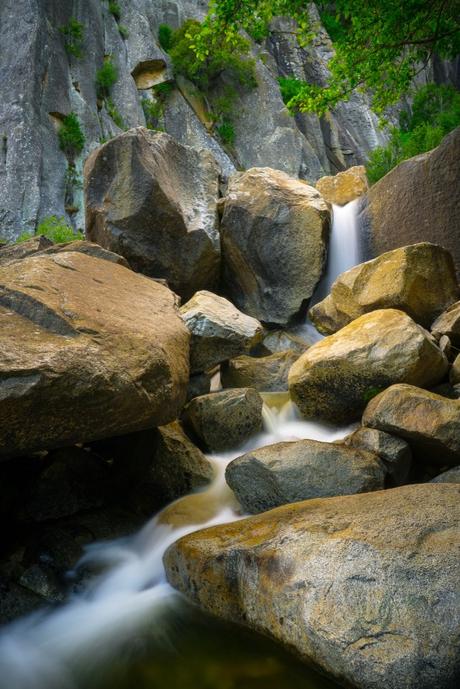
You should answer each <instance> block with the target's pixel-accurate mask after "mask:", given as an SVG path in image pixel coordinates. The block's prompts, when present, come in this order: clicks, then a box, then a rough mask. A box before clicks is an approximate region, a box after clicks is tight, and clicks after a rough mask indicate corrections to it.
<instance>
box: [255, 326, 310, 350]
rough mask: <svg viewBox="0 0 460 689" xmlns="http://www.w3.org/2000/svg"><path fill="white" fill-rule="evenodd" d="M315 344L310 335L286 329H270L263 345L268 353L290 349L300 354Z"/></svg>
mask: <svg viewBox="0 0 460 689" xmlns="http://www.w3.org/2000/svg"><path fill="white" fill-rule="evenodd" d="M312 344H313V340H311V339H310V338H309V337H308V335H303V336H302V335H301V334H298V333H296V332H289V331H286V330H269V331H268V333H267V335H266V336H265V337H264V341H263V344H262V347H263V349H264V351H265V353H267V354H275V353H276V352H285V351H287V350H288V349H290V350H291V351H293V352H297V354H298V355H299V356H300V355H301V354H303V353H304V352H305V350H307V349H308V348H309V347H310V345H312Z"/></svg>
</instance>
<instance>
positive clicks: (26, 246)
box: [0, 235, 53, 266]
mask: <svg viewBox="0 0 460 689" xmlns="http://www.w3.org/2000/svg"><path fill="white" fill-rule="evenodd" d="M50 246H53V242H52V241H51V240H50V239H47V237H44V236H43V235H37V236H36V237H32V238H31V239H27V241H25V242H19V243H18V244H5V245H4V246H1V247H0V266H3V265H6V264H7V263H11V262H12V261H18V260H20V259H21V258H25V257H26V256H32V255H33V254H36V253H37V252H38V251H43V249H47V248H48V247H50Z"/></svg>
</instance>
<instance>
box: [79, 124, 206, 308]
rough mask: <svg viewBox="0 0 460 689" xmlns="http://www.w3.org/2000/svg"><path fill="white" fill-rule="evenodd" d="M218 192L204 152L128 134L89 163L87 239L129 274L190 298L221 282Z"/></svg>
mask: <svg viewBox="0 0 460 689" xmlns="http://www.w3.org/2000/svg"><path fill="white" fill-rule="evenodd" d="M217 193H218V167H217V164H216V162H215V160H214V158H213V157H212V156H211V155H210V154H209V153H207V152H206V151H202V152H200V153H199V152H197V151H195V150H194V149H192V148H189V147H186V146H182V145H181V144H178V143H177V142H175V141H174V139H172V138H171V137H170V136H168V135H167V134H163V133H153V132H151V131H149V130H147V129H143V128H137V129H133V130H131V131H129V132H126V133H124V134H120V136H117V137H115V138H114V139H112V140H111V141H109V142H108V143H106V144H104V146H101V148H99V149H97V150H96V151H94V152H93V153H92V154H91V156H90V157H89V158H88V160H87V161H86V164H85V197H86V232H87V235H88V237H89V239H91V240H92V241H95V242H97V243H98V244H100V245H101V246H103V247H104V248H106V249H109V250H110V251H114V252H115V253H117V254H121V255H122V256H124V257H125V258H127V259H128V261H129V264H130V265H131V266H132V268H133V269H134V270H137V271H140V272H142V273H144V274H145V275H148V276H150V277H156V278H165V279H166V280H167V281H168V285H169V286H170V287H171V289H173V290H174V291H175V292H177V293H178V294H180V295H181V296H183V297H184V298H189V297H191V296H192V294H194V293H195V292H196V291H197V290H199V289H202V288H205V287H212V285H213V284H214V283H215V282H216V281H217V278H218V275H219V267H220V238H219V232H218V228H217V208H216V200H217ZM108 199H110V203H109V202H108Z"/></svg>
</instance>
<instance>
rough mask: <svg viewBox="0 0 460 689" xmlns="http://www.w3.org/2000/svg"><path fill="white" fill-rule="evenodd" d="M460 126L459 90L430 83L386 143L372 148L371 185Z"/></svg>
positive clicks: (421, 90)
mask: <svg viewBox="0 0 460 689" xmlns="http://www.w3.org/2000/svg"><path fill="white" fill-rule="evenodd" d="M459 125H460V92H459V91H457V90H456V89H455V88H453V87H452V86H436V85H435V84H429V85H428V86H425V87H423V88H421V89H420V90H419V91H418V92H417V93H416V94H415V97H414V101H413V105H412V112H411V113H406V112H403V113H401V116H400V127H399V128H396V127H395V128H394V129H393V130H392V133H391V140H390V142H389V144H387V146H380V147H379V148H376V149H375V150H374V151H372V153H371V155H370V156H369V162H368V165H367V176H368V178H369V181H370V182H371V184H373V183H374V182H377V181H378V180H379V179H380V178H381V177H383V176H384V175H386V173H387V172H389V171H390V170H391V169H392V168H394V167H395V165H398V163H400V162H401V161H403V160H407V158H412V156H415V155H418V154H419V153H425V152H426V151H430V150H431V149H432V148H435V147H436V146H438V145H439V144H440V143H441V141H442V139H443V138H444V136H445V135H446V134H448V133H449V132H450V131H452V129H454V128H455V127H458V126H459Z"/></svg>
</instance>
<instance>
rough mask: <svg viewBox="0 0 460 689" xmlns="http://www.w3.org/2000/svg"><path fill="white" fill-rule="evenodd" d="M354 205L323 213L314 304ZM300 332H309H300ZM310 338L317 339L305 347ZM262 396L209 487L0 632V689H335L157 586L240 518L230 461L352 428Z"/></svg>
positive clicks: (337, 263)
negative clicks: (83, 579)
mask: <svg viewBox="0 0 460 689" xmlns="http://www.w3.org/2000/svg"><path fill="white" fill-rule="evenodd" d="M355 208H356V202H352V203H351V204H348V206H345V207H344V208H337V207H334V222H333V229H332V236H331V242H330V254H329V259H328V265H327V270H326V274H325V276H324V277H323V279H322V281H321V283H320V284H319V286H318V289H317V292H316V293H315V295H314V301H319V299H321V298H323V296H325V294H327V293H328V292H329V290H330V285H331V284H332V282H333V280H334V279H335V277H336V276H337V275H338V274H339V273H341V272H342V271H343V270H346V269H347V268H350V267H351V266H352V265H354V264H355V263H356V262H357V260H358V250H357V241H356V232H355V230H354V227H355V224H354V213H355ZM303 328H306V329H307V330H308V332H311V330H312V328H313V326H311V324H308V323H307V324H305V325H304V326H303ZM319 337H320V336H319V335H318V334H317V333H316V339H318V338H319ZM263 397H264V409H263V417H264V430H263V433H261V434H259V435H258V436H256V437H254V438H252V439H251V441H250V442H248V443H246V444H245V445H244V446H242V447H239V448H235V449H234V451H232V452H229V453H225V454H219V455H208V458H209V460H210V461H211V462H212V464H213V467H214V473H215V476H214V480H213V482H212V483H211V484H210V486H209V487H208V488H207V489H206V490H204V491H202V492H199V493H194V494H192V495H188V496H185V497H183V498H180V499H179V500H177V501H175V502H173V503H172V504H170V505H169V506H167V507H166V508H165V509H163V510H162V511H161V512H160V513H159V514H158V515H157V516H156V517H155V518H153V519H152V520H151V521H149V522H148V523H147V524H146V525H145V526H144V527H143V528H142V529H141V531H140V532H138V533H137V534H135V535H133V536H130V537H127V538H123V539H118V540H115V541H110V542H105V543H95V544H91V545H89V546H87V548H86V552H85V554H84V556H83V558H82V559H81V561H80V563H78V565H77V569H81V568H83V569H87V570H89V571H91V572H93V575H92V576H91V577H90V578H89V579H88V581H87V583H86V584H85V585H84V587H83V590H82V591H81V592H80V593H78V594H74V595H73V596H72V597H71V598H69V599H68V600H67V601H66V602H65V603H64V604H63V605H61V606H59V607H55V608H51V609H45V610H43V611H40V612H38V613H34V614H32V615H29V616H27V617H25V618H23V619H19V620H18V621H15V622H13V623H11V624H10V625H8V626H7V627H5V628H3V630H0V687H2V688H3V687H4V688H5V689H108V688H109V687H110V689H160V687H161V688H162V689H163V688H164V687H166V686H167V687H168V688H169V689H189V688H190V689H192V688H193V689H259V688H260V689H262V687H263V689H332V687H334V686H336V685H334V684H333V683H332V682H330V681H329V680H328V679H326V678H324V677H322V676H321V675H318V674H317V673H315V672H314V671H313V670H311V669H310V668H308V667H306V666H305V665H304V664H301V663H300V662H299V661H297V660H296V659H295V658H293V656H291V655H290V654H288V653H287V652H285V651H284V650H283V649H282V648H280V647H279V646H277V645H275V644H274V643H273V642H271V641H270V640H268V639H265V638H263V637H260V636H259V635H257V634H254V633H251V632H249V631H247V630H244V629H241V628H239V627H237V626H236V625H231V624H225V623H222V622H219V621H217V620H215V619H213V618H211V617H209V616H208V615H205V614H203V613H201V612H200V611H199V610H197V608H195V607H194V606H192V605H190V604H189V603H188V602H187V601H186V600H185V599H184V598H183V597H182V596H181V595H180V594H178V593H177V592H175V591H174V590H173V589H172V588H171V587H170V586H169V584H168V583H167V581H166V578H165V573H164V569H163V562H162V557H163V554H164V552H165V550H166V549H167V547H168V546H169V545H170V544H171V543H173V542H174V541H176V540H177V539H178V538H180V537H181V536H184V535H186V534H188V533H191V532H193V531H196V530H197V529H201V528H204V527H207V526H211V525H215V524H223V523H226V522H230V521H234V520H237V519H241V518H242V517H244V515H242V514H241V513H240V512H239V508H238V504H237V503H236V501H235V498H234V496H233V493H232V491H231V490H230V489H229V488H228V487H227V485H226V483H225V477H224V474H225V468H226V466H227V464H228V463H229V462H230V461H231V460H232V459H234V458H235V457H238V456H240V455H241V454H243V453H244V452H247V451H249V450H251V449H255V448H257V447H261V446H264V445H269V444H272V443H276V442H280V441H285V440H296V439H304V438H311V439H315V440H322V441H327V442H333V441H335V440H338V439H340V438H343V437H344V436H346V435H347V434H348V433H350V432H351V430H352V429H353V428H354V426H353V427H341V428H334V427H331V426H328V425H326V424H321V423H316V422H311V421H305V420H302V419H300V417H299V415H298V412H297V410H296V408H295V406H294V405H293V404H292V402H290V400H289V399H288V394H287V393H267V394H264V395H263Z"/></svg>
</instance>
